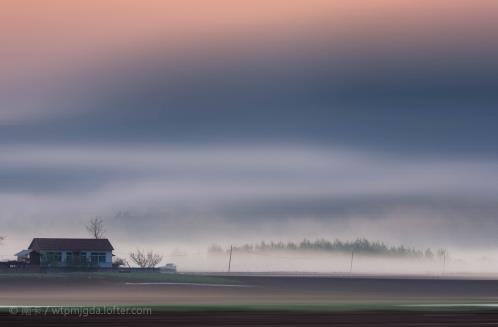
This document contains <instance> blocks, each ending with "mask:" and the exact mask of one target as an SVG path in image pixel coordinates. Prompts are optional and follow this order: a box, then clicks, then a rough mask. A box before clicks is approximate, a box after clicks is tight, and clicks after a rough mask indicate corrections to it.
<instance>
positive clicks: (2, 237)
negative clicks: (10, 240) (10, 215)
mask: <svg viewBox="0 0 498 327" xmlns="http://www.w3.org/2000/svg"><path fill="white" fill-rule="evenodd" d="M3 240H5V236H1V235H0V244H2V241H3Z"/></svg>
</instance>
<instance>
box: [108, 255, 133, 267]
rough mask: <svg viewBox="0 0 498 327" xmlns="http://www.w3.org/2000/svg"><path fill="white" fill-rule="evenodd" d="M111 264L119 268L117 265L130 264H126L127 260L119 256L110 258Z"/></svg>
mask: <svg viewBox="0 0 498 327" xmlns="http://www.w3.org/2000/svg"><path fill="white" fill-rule="evenodd" d="M112 266H113V267H116V268H119V267H123V266H130V265H129V264H128V261H126V259H124V258H120V257H115V258H114V259H113V260H112Z"/></svg>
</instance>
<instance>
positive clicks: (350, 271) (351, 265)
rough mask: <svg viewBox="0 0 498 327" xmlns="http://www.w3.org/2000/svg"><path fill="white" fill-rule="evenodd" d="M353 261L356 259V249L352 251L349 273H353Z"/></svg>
mask: <svg viewBox="0 0 498 327" xmlns="http://www.w3.org/2000/svg"><path fill="white" fill-rule="evenodd" d="M353 259H354V249H353V250H352V251H351V263H350V265H349V273H350V274H351V273H352V272H353Z"/></svg>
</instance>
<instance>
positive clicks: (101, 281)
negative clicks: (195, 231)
mask: <svg viewBox="0 0 498 327" xmlns="http://www.w3.org/2000/svg"><path fill="white" fill-rule="evenodd" d="M0 289H1V292H0V306H1V308H2V309H1V310H0V311H1V313H0V322H8V323H9V324H8V325H9V326H11V325H12V326H15V325H23V324H26V323H30V322H33V323H35V322H36V323H37V325H43V324H46V325H61V326H62V325H65V324H67V322H68V319H70V320H71V321H72V323H74V324H91V325H92V324H93V325H99V324H103V323H105V324H106V325H111V326H112V325H116V326H138V325H142V326H145V325H158V326H159V325H164V324H170V325H176V324H179V322H182V325H192V326H195V325H217V326H220V325H225V326H229V325H230V326H233V325H246V326H248V325H249V326H251V325H258V326H261V325H265V324H268V325H310V324H313V325H323V326H325V325H331V324H334V325H335V326H361V325H379V326H380V325H383V326H385V325H388V326H389V325H390V326H399V325H404V326H415V325H417V326H424V325H425V326H440V325H451V326H453V325H462V326H463V325H465V326H467V325H477V324H480V323H482V324H484V323H486V324H490V323H498V310H497V309H498V306H495V303H498V280H493V279H487V280H481V279H470V278H453V279H443V278H414V277H411V278H408V277H403V278H401V277H399V278H393V277H390V278H387V277H386V278H380V277H372V276H342V277H337V276H259V275H250V276H240V275H230V276H205V275H183V274H176V275H163V274H118V273H116V274H112V273H111V274H109V273H73V274H26V275H0ZM495 308H496V309H495ZM28 310H29V311H28ZM92 310H93V311H92ZM133 310H134V311H133ZM137 310H138V313H139V314H137ZM125 312H126V313H125Z"/></svg>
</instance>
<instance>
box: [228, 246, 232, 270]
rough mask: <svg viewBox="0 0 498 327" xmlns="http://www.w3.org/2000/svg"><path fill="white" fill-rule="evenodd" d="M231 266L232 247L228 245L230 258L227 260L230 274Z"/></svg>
mask: <svg viewBox="0 0 498 327" xmlns="http://www.w3.org/2000/svg"><path fill="white" fill-rule="evenodd" d="M231 266H232V246H231V245H230V257H229V259H228V272H230V268H231Z"/></svg>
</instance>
